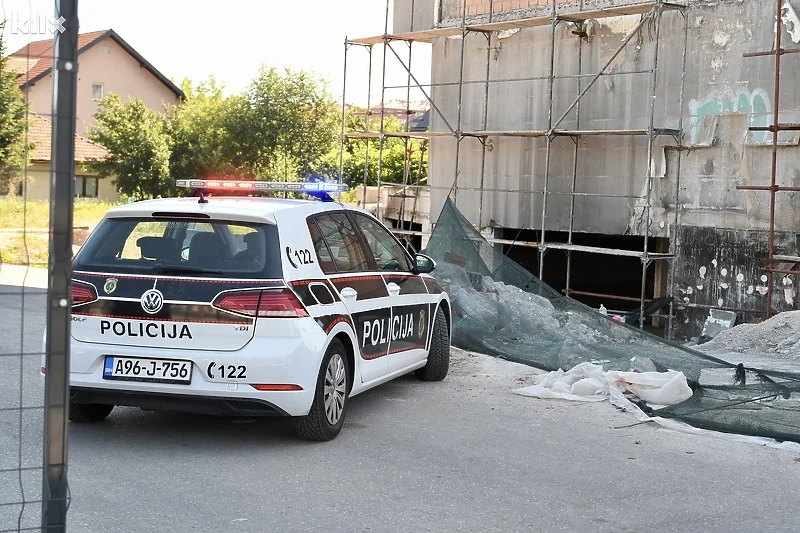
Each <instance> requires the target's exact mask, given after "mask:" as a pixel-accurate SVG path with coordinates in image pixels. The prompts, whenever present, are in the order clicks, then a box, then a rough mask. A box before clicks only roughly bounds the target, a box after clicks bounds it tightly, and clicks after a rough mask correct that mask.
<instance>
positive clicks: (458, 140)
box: [453, 0, 467, 206]
mask: <svg viewBox="0 0 800 533" xmlns="http://www.w3.org/2000/svg"><path fill="white" fill-rule="evenodd" d="M466 46H467V0H464V2H463V3H462V7H461V60H460V61H459V64H458V81H462V80H463V79H464V51H465V49H466ZM463 97H464V84H462V83H459V84H458V118H457V119H456V131H455V135H456V161H455V171H454V172H453V203H454V204H455V205H456V206H458V175H459V172H460V163H461V140H462V137H461V119H462V115H463V108H464V105H463V104H464V101H463Z"/></svg>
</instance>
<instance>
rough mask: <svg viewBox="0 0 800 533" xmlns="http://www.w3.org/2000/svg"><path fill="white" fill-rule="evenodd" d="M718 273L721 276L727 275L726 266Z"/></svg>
mask: <svg viewBox="0 0 800 533" xmlns="http://www.w3.org/2000/svg"><path fill="white" fill-rule="evenodd" d="M719 273H720V274H722V277H723V278H724V277H725V276H727V275H728V269H727V268H723V269H722V270H720V272H719Z"/></svg>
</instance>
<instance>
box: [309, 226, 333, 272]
mask: <svg viewBox="0 0 800 533" xmlns="http://www.w3.org/2000/svg"><path fill="white" fill-rule="evenodd" d="M307 224H308V233H309V234H310V235H311V241H312V242H313V243H314V251H315V252H316V253H317V263H319V267H320V268H321V269H322V271H323V272H324V273H325V274H335V273H336V263H335V262H334V261H333V257H332V256H331V251H330V250H329V249H328V245H327V244H325V238H324V237H323V236H322V232H321V231H320V230H319V226H317V223H316V222H314V221H313V220H309V221H308V222H307Z"/></svg>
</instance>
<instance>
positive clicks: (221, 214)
mask: <svg viewBox="0 0 800 533" xmlns="http://www.w3.org/2000/svg"><path fill="white" fill-rule="evenodd" d="M205 198H206V200H207V201H208V202H207V203H199V202H198V200H199V197H184V198H158V199H155V200H143V201H140V202H134V203H130V204H126V205H122V206H118V207H114V208H112V209H111V210H109V211H108V213H106V217H107V218H114V217H143V216H145V217H149V216H152V215H153V213H186V214H198V213H205V214H208V215H209V216H210V217H211V218H231V219H235V220H244V221H252V222H265V221H266V222H271V223H276V222H278V221H279V220H280V219H284V218H295V217H298V218H300V217H302V218H305V217H307V216H309V215H312V214H316V213H323V212H325V211H333V210H342V209H344V210H351V211H359V212H363V213H366V211H365V210H363V209H361V208H360V207H356V206H353V205H349V204H342V203H339V202H322V201H319V200H295V199H290V198H263V197H255V196H206V197H205Z"/></svg>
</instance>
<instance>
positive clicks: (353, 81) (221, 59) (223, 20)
mask: <svg viewBox="0 0 800 533" xmlns="http://www.w3.org/2000/svg"><path fill="white" fill-rule="evenodd" d="M391 11H392V6H391V5H390V20H389V33H391V32H392V25H391V24H392V21H391ZM54 12H55V3H54V2H53V0H49V1H48V0H0V18H3V19H4V20H6V29H5V31H4V39H5V40H6V43H7V53H11V52H13V51H16V50H18V49H19V48H21V47H23V46H25V45H26V44H27V43H28V42H29V41H37V40H43V39H52V34H49V33H47V30H46V27H45V26H46V24H43V25H42V26H43V32H42V33H36V34H32V32H31V31H27V33H26V30H25V29H24V25H21V24H20V22H21V21H24V20H25V19H26V18H28V17H30V18H31V19H33V20H44V21H48V20H50V21H51V20H52V18H53V14H54ZM385 14H386V2H385V0H294V1H285V0H226V1H224V2H207V1H189V0H159V1H156V0H136V1H135V2H121V1H119V0H78V17H79V21H80V32H81V33H85V32H90V31H97V30H105V29H113V30H114V31H116V32H117V33H118V34H119V35H120V37H122V38H123V39H124V40H125V41H127V42H128V44H130V45H131V46H132V47H133V48H134V49H135V50H136V51H138V52H139V53H140V54H141V55H142V56H144V57H145V58H146V59H147V60H148V61H149V62H150V63H151V64H152V65H154V66H155V67H156V68H157V69H158V70H160V71H161V72H162V73H163V74H164V75H165V76H167V77H168V78H172V79H173V80H174V81H175V82H176V83H179V82H180V81H181V80H182V79H183V78H184V77H188V78H190V79H192V80H193V81H200V80H203V79H207V78H208V76H210V75H214V76H215V77H216V79H217V81H218V82H222V83H223V84H224V86H225V90H226V92H227V93H229V94H230V93H232V92H240V91H242V90H244V89H245V88H246V87H247V85H248V83H249V82H250V80H252V79H253V77H254V76H255V75H256V74H257V72H258V69H259V67H260V66H261V65H262V64H265V65H267V66H272V65H274V66H276V67H278V68H283V67H292V68H293V69H296V70H299V69H302V70H307V71H312V72H314V73H316V74H318V75H320V76H322V77H323V78H324V79H326V80H327V81H328V88H329V91H330V92H331V94H332V95H333V96H334V97H335V98H336V99H337V100H339V101H341V97H342V85H343V83H342V82H343V79H344V72H343V68H344V40H345V38H346V37H347V38H351V39H354V38H358V37H370V36H375V35H382V34H383V32H384V25H385ZM12 21H15V22H16V24H12ZM34 26H35V25H34ZM12 30H14V31H12ZM393 46H394V47H395V50H397V52H398V54H399V55H400V56H401V57H404V58H406V57H407V55H408V48H407V46H406V44H405V43H403V42H398V43H395V44H394V45H393ZM413 47H414V54H413V56H412V65H413V73H414V76H415V77H416V78H417V80H418V81H419V82H420V83H423V84H424V83H429V82H430V45H428V44H425V43H415V44H414V45H413ZM372 55H373V67H372V69H373V76H372V93H371V99H370V102H371V103H372V104H373V105H374V104H375V103H377V102H379V101H380V92H381V75H382V68H381V62H382V58H383V45H382V44H380V45H376V46H375V47H374V48H373V52H372ZM368 57H369V56H368V53H367V50H366V49H364V48H362V47H358V46H354V47H352V48H350V50H349V52H348V54H347V71H348V72H347V84H346V93H345V100H346V101H347V102H348V103H351V104H355V105H365V104H366V100H367V89H368V85H367V79H368V74H367V73H368V67H369V61H368ZM387 57H388V60H387V62H386V72H387V74H386V85H387V86H390V85H405V84H406V83H407V76H408V75H407V72H406V70H405V69H404V67H403V66H402V65H401V64H400V63H399V62H398V61H397V59H396V58H395V57H394V56H393V55H392V53H391V52H390V51H389V52H387ZM412 83H413V82H412ZM405 98H406V90H405V89H390V90H387V91H386V96H385V99H386V101H390V100H396V99H405ZM423 98H424V96H423V95H422V93H420V92H419V91H416V92H415V91H412V94H411V99H412V100H421V99H423Z"/></svg>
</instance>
